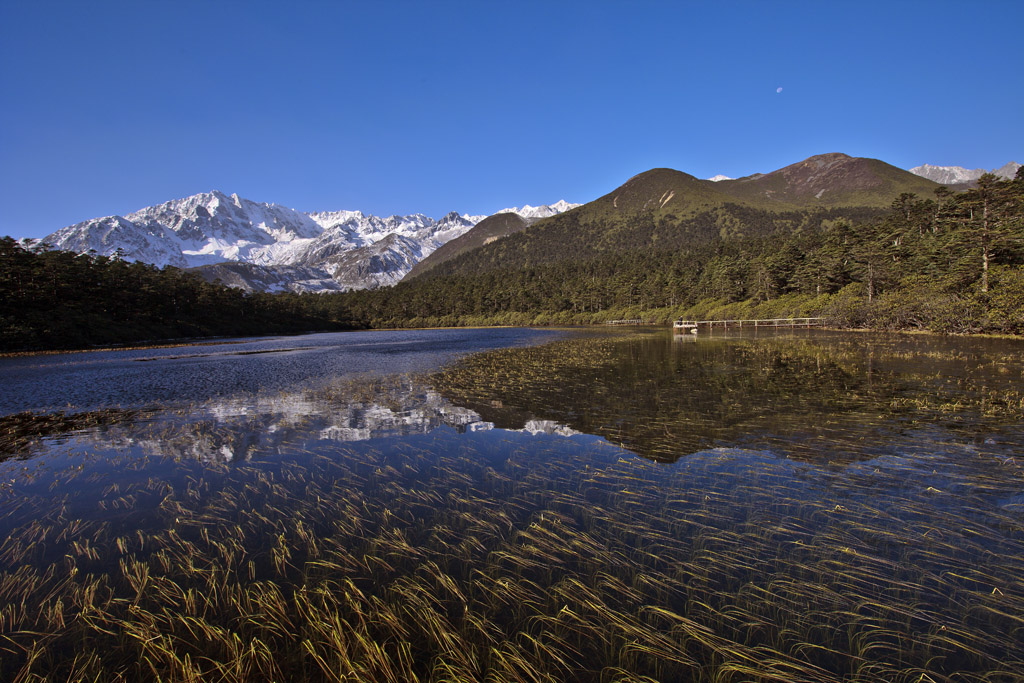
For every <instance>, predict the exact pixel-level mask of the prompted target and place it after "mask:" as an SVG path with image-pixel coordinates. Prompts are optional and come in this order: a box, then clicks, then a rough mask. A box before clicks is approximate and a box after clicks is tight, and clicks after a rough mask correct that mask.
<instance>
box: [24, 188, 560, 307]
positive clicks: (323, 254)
mask: <svg viewBox="0 0 1024 683" xmlns="http://www.w3.org/2000/svg"><path fill="white" fill-rule="evenodd" d="M574 206H577V205H576V204H569V203H568V202H565V201H559V202H557V203H555V204H552V205H544V206H539V207H534V206H529V205H527V206H524V207H522V208H521V209H520V208H515V207H513V208H511V209H505V210H504V211H505V212H509V213H512V214H516V215H521V216H524V217H525V218H527V219H529V220H536V219H538V218H542V217H546V216H552V215H555V214H558V213H560V212H562V211H565V210H567V209H570V208H573V207H574ZM484 218H485V216H471V215H465V214H463V215H460V214H458V213H456V212H454V211H453V212H451V213H449V214H447V215H445V216H443V217H442V218H440V219H437V220H435V219H433V218H430V217H428V216H425V215H423V214H412V215H409V216H389V217H387V218H380V217H377V216H373V215H366V214H363V213H362V212H361V211H330V212H313V213H304V212H301V211H296V210H295V209H290V208H287V207H283V206H277V205H275V204H264V203H257V202H253V201H250V200H248V199H243V198H241V197H239V196H238V195H237V194H233V195H230V196H228V195H225V194H224V193H222V192H218V191H214V192H208V193H202V194H197V195H193V196H191V197H186V198H184V199H176V200H173V201H169V202H165V203H163V204H160V205H159V206H151V207H147V208H144V209H141V210H139V211H136V212H134V213H131V214H128V215H127V216H107V217H104V218H95V219H92V220H88V221H84V222H82V223H78V224H76V225H71V226H68V227H66V228H61V229H60V230H58V231H56V232H54V233H52V234H50V235H47V236H46V237H44V238H43V239H42V240H25V241H23V243H24V244H26V245H27V246H30V247H32V246H38V245H40V244H47V245H50V246H51V247H52V248H55V249H63V250H68V251H74V252H78V253H88V252H95V253H97V254H101V255H105V256H114V255H115V254H120V255H121V257H123V258H125V259H128V260H132V261H142V262H145V263H151V264H153V265H156V266H160V267H163V266H175V267H178V268H194V269H196V270H197V271H198V272H199V273H200V274H202V275H203V277H205V278H207V279H208V280H211V281H212V280H215V279H220V280H221V281H223V282H224V283H225V284H228V285H231V286H236V287H242V288H244V289H247V290H250V291H271V292H273V291H314V292H322V291H343V290H348V289H364V288H368V287H369V288H372V287H378V286H381V285H389V284H394V283H395V282H398V281H399V280H401V279H402V277H403V276H404V275H405V274H406V273H407V272H408V271H409V270H410V269H411V268H412V267H413V266H414V265H415V264H416V263H418V262H419V261H421V260H422V259H423V258H425V257H426V256H428V255H429V254H430V253H432V252H433V251H434V250H435V249H437V248H438V247H440V246H441V245H443V244H445V243H447V242H449V241H451V240H452V239H454V238H456V237H459V236H460V235H462V234H464V233H465V232H466V231H468V230H469V229H470V228H472V227H473V226H474V225H476V224H477V223H479V222H480V221H481V220H482V219H484Z"/></svg>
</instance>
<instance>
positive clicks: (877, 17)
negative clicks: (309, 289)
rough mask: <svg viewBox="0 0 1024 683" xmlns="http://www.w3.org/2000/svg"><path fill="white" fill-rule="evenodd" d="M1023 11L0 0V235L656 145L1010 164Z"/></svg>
mask: <svg viewBox="0 0 1024 683" xmlns="http://www.w3.org/2000/svg"><path fill="white" fill-rule="evenodd" d="M1021 27H1024V2H1017V1H1012V2H1011V1H1006V2H1001V1H1000V2H983V1H982V2H956V3H953V2H940V1H932V2H909V1H904V2H901V1H899V0H896V1H895V2H893V1H890V2H877V3H876V2H868V1H858V2H719V3H711V2H700V3H697V2H600V1H599V0H590V1H589V2H523V1H519V2H502V1H490V0H488V1H483V0H481V1H480V2H444V1H436V2H389V1H386V0H382V1H377V2H370V1H369V0H367V1H366V2H327V1H319V0H306V1H304V2H303V1H299V2H259V1H256V0H250V1H248V2H235V1H229V0H206V1H204V2H190V1H188V0H173V1H172V0H146V1H142V0H136V1H133V2H104V1H102V0H98V1H90V2H81V1H75V2H49V1H47V0H34V1H30V0H0V234H10V235H13V236H15V237H40V236H42V235H44V234H47V233H49V232H51V231H53V230H56V229H57V228H60V227H62V226H64V225H68V224H71V223H75V222H78V221H82V220H86V219H89V218H94V217H98V216H104V215H111V214H124V213H128V212H131V211H134V210H136V209H139V208H142V207H144V206H148V205H151V204H157V203H160V202H162V201H166V200H169V199H174V198H177V197H184V196H188V195H190V194H194V193H197V192H203V191H209V190H212V189H219V190H222V191H224V192H228V193H231V192H237V193H238V194H240V195H242V196H243V197H247V198H249V199H252V200H255V201H264V202H273V203H277V204H283V205H285V206H290V207H293V208H296V209H301V210H306V211H313V210H329V209H330V210H335V209H359V210H362V211H365V212H368V213H375V214H378V215H390V214H396V213H397V214H406V213H413V212H422V213H426V214H428V215H431V216H434V217H439V216H441V215H443V214H444V213H446V212H448V211H450V210H457V211H460V212H463V213H479V214H486V213H493V212H494V211H497V210H499V209H502V208H505V207H507V206H511V205H522V204H524V203H529V204H542V203H551V202H554V201H557V200H558V199H563V198H564V199H566V200H569V201H574V202H586V201H590V200H592V199H595V198H597V197H599V196H601V195H602V194H605V193H607V192H609V191H611V190H612V189H614V188H615V187H617V186H618V185H620V184H622V183H623V182H625V180H626V179H627V178H629V177H630V176H632V175H634V174H636V173H639V172H641V171H644V170H647V169H649V168H654V167H659V166H667V167H671V168H676V169H679V170H681V171H685V172H687V173H692V174H694V175H696V176H698V177H710V176H712V175H714V174H716V173H724V174H726V175H729V176H733V177H735V176H740V175H747V174H750V173H755V172H767V171H771V170H774V169H776V168H780V167H782V166H785V165H787V164H790V163H793V162H796V161H799V160H801V159H804V158H806V157H808V156H811V155H813V154H820V153H825V152H846V153H848V154H851V155H854V156H867V157H874V158H879V159H883V160H884V161H887V162H889V163H891V164H894V165H896V166H900V167H903V168H909V167H911V166H915V165H917V164H920V163H925V162H927V163H933V164H940V165H960V166H966V167H969V168H976V167H982V168H994V167H997V166H1001V165H1003V164H1004V163H1006V162H1007V161H1010V160H1011V159H1012V160H1016V161H1018V162H1024V125H1022V121H1024V116H1022V112H1024V106H1022V105H1024V78H1022V77H1021V75H1020V63H1021V49H1020V34H1021ZM778 88H782V91H781V92H778V91H777V90H778Z"/></svg>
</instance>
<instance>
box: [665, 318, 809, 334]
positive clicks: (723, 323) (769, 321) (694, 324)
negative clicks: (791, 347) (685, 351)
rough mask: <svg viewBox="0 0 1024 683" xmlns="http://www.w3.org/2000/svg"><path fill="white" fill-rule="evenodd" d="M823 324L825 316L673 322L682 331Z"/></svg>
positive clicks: (694, 332) (693, 331)
mask: <svg viewBox="0 0 1024 683" xmlns="http://www.w3.org/2000/svg"><path fill="white" fill-rule="evenodd" d="M824 324H825V318H761V319H757V320H753V319H752V320H677V321H675V323H673V327H674V328H675V329H676V330H680V331H684V332H692V333H693V334H696V333H697V331H698V330H699V329H700V328H702V327H704V328H707V329H709V330H710V329H714V328H716V327H722V328H725V329H729V328H730V327H820V326H821V325H824Z"/></svg>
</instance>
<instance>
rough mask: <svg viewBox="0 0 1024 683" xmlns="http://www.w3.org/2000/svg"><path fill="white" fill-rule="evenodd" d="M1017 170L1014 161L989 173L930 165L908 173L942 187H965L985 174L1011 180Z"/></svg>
mask: <svg viewBox="0 0 1024 683" xmlns="http://www.w3.org/2000/svg"><path fill="white" fill-rule="evenodd" d="M1019 168H1020V164H1018V163H1017V162H1016V161H1011V162H1009V163H1008V164H1006V165H1005V166H1001V167H999V168H996V169H993V170H991V171H986V170H985V169H983V168H976V169H974V170H971V169H967V168H964V167H963V166H932V165H931V164H924V165H922V166H915V167H914V168H912V169H910V172H911V173H913V174H914V175H919V176H921V177H922V178H927V179H928V180H934V181H935V182H937V183H941V184H942V185H966V184H968V183H973V182H975V181H976V180H977V179H978V178H980V177H981V176H983V175H984V174H985V173H992V174H994V175H997V176H999V177H1000V178H1006V179H1007V180H1012V179H1013V178H1014V176H1016V175H1017V169H1019Z"/></svg>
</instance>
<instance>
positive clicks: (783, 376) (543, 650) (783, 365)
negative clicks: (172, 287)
mask: <svg viewBox="0 0 1024 683" xmlns="http://www.w3.org/2000/svg"><path fill="white" fill-rule="evenodd" d="M247 358H249V359H251V360H250V362H263V360H265V359H264V358H263V357H261V356H249V357H247ZM256 359H259V360H256ZM1022 372H1024V348H1022V346H1021V345H1020V344H1019V343H1015V342H999V341H991V342H982V343H980V344H969V343H966V342H964V343H962V344H961V342H960V341H958V340H934V339H924V338H913V339H902V340H897V339H895V338H893V337H867V336H864V335H853V336H848V335H838V334H829V333H822V332H817V331H810V332H806V333H798V334H794V335H788V334H787V335H769V336H762V337H757V338H752V337H742V338H727V339H715V340H709V339H698V340H696V341H693V340H688V341H686V342H683V341H678V342H677V341H674V340H673V339H672V338H671V337H670V336H669V335H666V334H650V333H640V334H638V333H632V332H624V333H623V332H615V333H609V334H596V333H586V334H583V335H579V336H576V337H573V338H566V339H563V340H561V341H557V342H554V343H552V344H547V345H545V346H537V347H526V348H516V349H507V350H494V351H490V352H487V353H483V354H479V355H474V356H469V357H466V358H464V359H462V360H461V361H460V362H458V363H456V364H454V365H450V366H448V367H447V368H445V369H444V370H442V371H440V372H433V373H428V374H416V375H402V376H388V375H382V374H376V375H373V376H369V377H368V376H351V377H347V378H340V379H337V380H335V381H332V382H329V383H324V384H322V385H321V386H317V387H315V388H309V389H303V388H295V387H292V388H290V389H285V388H278V389H275V390H274V391H272V392H269V393H265V394H260V393H256V394H248V393H246V394H239V395H231V396H219V395H213V396H210V397H209V398H208V399H205V400H198V399H192V400H190V401H188V402H182V403H178V404H176V405H173V406H170V405H168V406H166V409H165V410H163V411H157V412H147V413H145V414H144V415H140V416H139V418H138V419H136V420H133V419H125V420H117V421H114V422H110V423H105V424H103V425H98V426H94V427H90V428H89V429H87V430H85V431H77V432H70V433H69V432H63V433H61V434H54V435H51V436H42V435H37V438H35V439H34V440H33V441H32V443H31V444H29V445H25V444H22V445H21V446H20V448H21V450H20V451H19V453H20V455H21V457H22V459H10V460H7V461H5V462H3V463H0V481H2V488H0V527H2V528H0V532H2V534H0V535H2V537H3V541H2V542H0V596H2V599H0V678H3V679H4V680H17V681H42V680H54V681H57V680H59V681H93V680H110V681H117V680H123V681H129V680H131V681H140V680H151V681H156V680H165V681H166V680H175V681H179V680H180V681H242V680H310V681H353V680H364V681H411V680H419V681H477V680H481V681H482V680H490V681H531V682H532V681H562V680H581V681H716V682H727V681H736V682H739V681H877V680H887V681H907V682H910V681H914V682H918V681H935V682H936V683H938V682H940V681H957V682H961V681H964V682H965V681H987V682H990V681H1019V680H1021V671H1024V658H1022V655H1021V653H1022V652H1024V618H1022V617H1021V615H1022V614H1024V579H1022V578H1021V577H1024V460H1021V458H1020V453H1021V452H1022V450H1021V447H1022V445H1024V430H1022V429H1021V417H1022V415H1021V413H1022V408H1024V405H1022V404H1021V396H1020V394H1019V393H1015V392H1019V387H1020V386H1021V381H1022ZM539 425H546V426H547V428H545V429H541V428H540V427H539ZM524 427H525V429H524ZM225 447H227V448H225Z"/></svg>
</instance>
